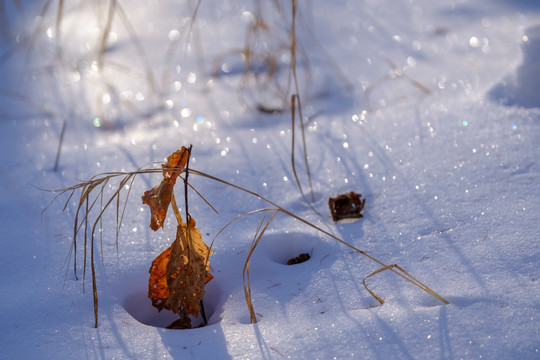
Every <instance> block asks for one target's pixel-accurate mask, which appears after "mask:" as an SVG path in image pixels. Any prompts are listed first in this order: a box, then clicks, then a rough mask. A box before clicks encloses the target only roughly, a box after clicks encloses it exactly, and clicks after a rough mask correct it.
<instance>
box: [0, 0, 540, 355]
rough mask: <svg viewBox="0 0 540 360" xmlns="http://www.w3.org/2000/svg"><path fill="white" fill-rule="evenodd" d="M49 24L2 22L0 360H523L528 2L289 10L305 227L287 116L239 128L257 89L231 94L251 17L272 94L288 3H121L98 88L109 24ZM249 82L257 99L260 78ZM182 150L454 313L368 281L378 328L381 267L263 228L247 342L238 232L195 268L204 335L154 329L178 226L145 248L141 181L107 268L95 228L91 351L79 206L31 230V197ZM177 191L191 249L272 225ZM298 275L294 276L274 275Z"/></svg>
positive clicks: (533, 126)
mask: <svg viewBox="0 0 540 360" xmlns="http://www.w3.org/2000/svg"><path fill="white" fill-rule="evenodd" d="M64 3H65V4H64V9H63V11H62V18H61V19H60V20H61V21H57V20H58V17H57V3H56V2H45V1H35V2H32V3H31V4H30V3H25V2H15V1H5V2H4V3H3V5H2V6H3V11H2V12H1V16H2V19H1V23H2V25H1V31H2V33H1V36H0V39H1V40H0V41H1V46H0V73H1V76H2V83H1V84H0V119H1V121H0V134H1V135H0V136H1V140H0V146H1V153H2V154H3V161H2V162H1V163H0V167H1V176H0V202H1V207H0V209H1V215H2V216H1V218H2V224H3V230H2V245H1V246H2V248H1V250H2V251H0V263H1V264H2V271H1V273H0V274H1V275H0V279H1V282H0V284H1V289H0V319H1V322H0V329H1V333H2V336H1V337H0V347H1V349H2V351H1V354H2V355H1V357H2V358H3V359H69V358H71V359H95V358H103V359H113V358H114V359H158V358H176V359H180V358H182V359H184V358H198V359H228V358H231V359H232V358H234V359H262V358H264V359H281V358H293V359H299V358H306V359H317V358H319V359H332V358H337V359H350V358H369V359H378V358H380V359H390V358H415V359H436V358H440V359H459V358H465V359H473V358H485V359H495V358H500V359H510V358H513V359H518V358H519V359H532V358H540V353H539V352H540V326H539V317H540V285H539V283H540V279H539V278H540V271H539V270H540V242H539V236H538V233H539V232H540V222H539V215H540V201H539V198H540V186H539V184H540V163H539V156H540V109H539V107H540V81H539V79H540V28H539V25H540V5H539V3H538V2H537V1H534V0H519V1H510V0H475V1H472V0H469V1H467V0H456V1H451V0H444V1H436V2H435V1H428V0H400V1H396V0H376V1H375V0H364V1H353V0H350V1H338V2H335V1H332V2H330V1H319V0H316V1H315V0H314V1H300V4H299V9H298V14H297V39H298V42H299V47H298V49H299V50H298V58H297V72H298V78H299V86H300V89H301V99H302V105H303V115H304V117H305V118H306V119H305V121H306V125H307V127H306V143H307V149H308V154H309V165H310V170H311V176H312V182H313V188H314V195H315V202H314V203H313V204H311V205H308V203H307V202H306V201H305V200H304V199H303V198H302V196H301V194H300V192H299V190H298V188H297V185H296V183H295V181H294V174H293V172H292V168H291V163H290V157H291V152H290V151H291V121H290V112H289V111H288V109H285V111H283V112H282V113H278V114H273V115H272V114H264V113H261V112H260V111H257V105H264V106H267V107H275V106H281V105H282V104H281V103H280V102H278V101H277V100H278V98H277V96H276V93H275V92H274V90H275V89H273V88H264V87H263V85H260V84H259V85H257V84H255V83H254V82H253V78H251V79H249V81H247V82H246V83H245V84H244V85H245V86H244V88H243V89H242V88H241V82H242V79H243V78H242V74H243V63H242V60H241V56H240V55H239V54H240V53H239V49H242V48H243V47H244V43H245V38H246V32H247V29H248V27H249V26H250V25H252V24H254V21H255V19H256V17H255V14H264V20H265V21H266V22H267V23H268V24H269V27H268V32H269V33H258V34H257V36H258V37H257V38H256V39H257V40H256V41H254V42H253V49H254V50H255V51H257V52H258V53H263V52H265V51H266V52H270V53H272V54H273V55H275V58H276V59H277V64H276V65H277V73H276V75H275V78H276V79H279V80H280V81H281V84H282V85H284V86H287V82H286V81H287V79H288V75H289V74H290V72H289V69H290V67H289V65H290V56H289V54H288V52H287V50H286V48H285V50H283V49H284V48H283V45H285V46H288V45H287V44H288V42H289V40H290V38H289V30H290V22H291V11H290V7H291V6H290V3H289V2H287V1H278V2H263V1H261V2H254V3H253V2H239V1H221V2H202V3H201V5H200V7H199V8H198V11H197V21H196V22H195V24H194V25H193V26H192V23H191V22H190V19H191V16H192V14H193V13H194V11H195V9H194V8H193V4H191V5H190V3H191V2H183V1H159V2H157V1H150V2H149V1H129V2H128V1H123V2H118V4H120V7H119V8H117V11H116V13H115V17H114V19H113V21H112V25H111V29H110V31H111V33H110V34H109V38H108V42H107V44H108V45H107V49H106V52H105V53H104V56H103V63H102V66H101V68H99V64H100V62H99V61H100V59H99V48H100V42H101V39H102V37H103V32H104V31H105V29H106V19H107V12H108V3H107V2H105V1H100V2H98V1H92V2H86V1H80V2H76V1H67V2H64ZM46 4H49V7H46ZM275 4H279V5H280V6H281V9H278V8H277V7H276V5H275ZM257 6H259V8H258V7H257ZM57 25H58V26H60V32H58V31H57V30H58V29H57ZM254 70H255V71H256V72H257V74H259V79H264V77H263V76H264V75H265V72H266V71H268V68H265V67H264V64H261V63H258V65H257V66H256V68H255V69H254ZM344 79H346V81H345V80H344ZM289 85H290V84H289ZM284 93H285V94H286V96H285V99H287V98H288V96H290V95H291V94H292V87H290V86H289V87H288V88H287V87H285V91H284ZM64 120H65V121H66V124H67V127H66V132H65V137H64V140H63V142H62V146H61V156H60V159H59V167H58V169H57V171H53V167H54V164H55V158H56V154H57V147H58V144H59V138H60V134H61V129H62V124H63V123H64ZM296 131H297V135H298V134H299V133H298V132H299V124H298V122H297V124H296ZM189 144H193V158H192V162H191V166H192V167H193V168H194V169H197V170H199V171H203V172H206V173H209V174H212V175H214V176H217V177H219V178H222V179H224V180H226V181H229V182H232V183H234V184H236V185H239V186H243V187H246V188H247V189H250V190H252V191H255V192H257V193H259V194H261V195H262V196H264V197H266V198H268V199H271V200H272V201H274V202H276V203H277V204H279V205H280V206H282V207H284V208H285V209H288V210H290V211H292V212H294V213H295V214H296V215H298V216H300V217H302V218H304V219H306V220H308V221H310V222H312V223H313V224H315V225H317V226H319V227H321V228H323V229H325V230H326V231H329V232H331V233H333V234H335V235H336V236H339V237H340V238H342V239H343V240H345V241H347V242H348V243H350V244H352V245H354V246H356V247H358V248H360V249H361V250H364V251H366V252H368V253H369V254H370V255H372V256H374V257H376V258H377V259H379V260H381V261H383V262H384V263H387V264H391V263H397V264H398V265H399V266H401V267H402V268H404V269H406V270H407V271H408V272H410V273H411V274H412V275H413V276H415V277H416V278H418V279H419V280H420V281H422V282H424V283H425V284H426V285H428V286H430V287H431V288H432V289H433V290H435V291H436V292H437V293H439V294H440V295H441V296H443V297H444V298H446V299H447V300H448V301H449V302H450V304H449V305H444V304H443V303H441V302H440V301H439V300H437V299H435V298H434V297H432V296H430V295H428V294H427V293H425V292H423V291H421V290H420V289H418V288H416V287H414V286H413V285H411V284H410V283H408V282H406V281H404V280H403V279H401V278H399V277H398V276H396V275H394V274H392V273H390V272H388V271H385V272H382V273H379V274H377V275H375V276H373V277H370V278H369V279H368V280H367V282H368V283H369V286H370V288H371V289H372V290H373V291H375V292H376V293H377V294H378V295H379V296H381V297H382V298H383V299H384V300H385V301H386V303H385V304H384V305H383V306H379V307H375V306H374V305H376V301H375V299H374V298H373V297H371V295H370V294H369V293H368V292H367V291H366V290H365V289H364V287H363V285H362V280H363V279H364V278H365V277H366V276H367V275H369V274H371V273H372V272H373V271H375V270H377V269H378V268H379V265H377V264H376V263H374V262H372V261H370V260H369V259H367V258H366V257H363V256H362V255H360V254H358V253H355V252H353V251H352V250H351V249H350V248H347V247H345V246H343V245H341V244H339V243H338V242H336V241H335V240H332V239H331V238H329V237H327V236H324V235H323V234H321V233H319V232H317V231H315V230H314V229H313V228H311V227H309V226H306V225H304V224H302V223H301V222H299V221H296V220H294V219H292V218H290V217H288V216H285V215H283V214H280V215H278V216H277V218H276V219H274V221H273V222H272V224H271V225H270V228H269V230H268V233H267V234H266V235H265V236H264V237H263V239H262V242H261V244H260V246H259V247H258V248H257V249H256V250H255V252H254V255H253V258H252V264H251V288H252V299H253V304H254V306H255V310H256V312H257V313H258V323H256V324H250V322H249V313H248V311H247V307H246V304H245V299H244V292H243V285H242V267H243V265H244V261H245V258H246V255H247V251H248V249H249V246H250V244H251V241H252V239H253V235H254V233H255V231H256V228H257V224H258V223H259V222H260V221H261V218H262V216H263V214H262V213H257V214H253V215H250V216H246V217H244V218H242V219H241V220H239V221H238V222H236V223H234V224H233V225H231V226H229V227H228V228H227V229H225V230H224V231H223V232H222V233H221V234H220V235H219V237H218V238H217V239H216V241H215V243H214V245H213V250H214V255H213V256H212V258H211V265H212V269H213V275H214V277H215V278H214V280H213V281H211V282H210V283H209V284H208V285H207V287H206V295H205V300H204V303H205V306H206V310H207V313H208V315H209V317H210V320H209V321H210V324H209V325H208V326H206V327H203V328H198V329H192V330H168V329H165V328H163V326H165V325H167V324H168V323H169V322H170V321H171V317H170V315H167V314H164V313H162V314H158V313H157V311H156V310H155V309H153V308H152V306H151V303H150V301H149V300H148V299H147V298H146V292H147V282H148V273H147V271H148V268H149V266H150V263H151V262H152V260H153V259H154V258H155V257H156V256H157V255H158V254H159V253H160V252H161V251H163V250H164V249H165V248H167V247H168V246H169V245H170V242H171V237H172V236H173V234H174V223H173V220H171V219H169V221H168V223H167V224H166V226H165V228H164V229H162V230H160V231H158V232H155V233H154V232H153V231H151V230H150V229H149V228H148V223H149V213H148V209H147V208H146V207H143V206H142V204H141V203H140V198H139V196H140V195H142V193H143V192H144V190H146V189H148V188H150V187H152V186H153V185H155V184H157V183H158V182H159V175H154V176H151V175H145V176H140V177H139V178H137V180H136V181H135V183H134V184H133V187H132V189H131V197H130V199H129V201H128V205H127V210H126V213H125V217H124V220H123V225H122V229H121V232H120V236H119V244H118V252H117V251H116V245H115V236H114V234H115V222H116V217H115V214H114V211H111V212H110V213H109V215H108V216H107V217H106V219H105V221H104V222H103V229H104V230H103V240H102V241H103V253H104V258H103V261H101V260H97V280H98V283H97V286H98V291H99V327H98V328H97V329H95V328H94V327H93V323H94V319H93V307H92V291H91V277H90V275H89V273H87V277H86V280H85V281H84V283H83V281H82V280H79V281H77V280H76V279H75V277H74V275H73V271H72V266H73V265H72V260H73V257H71V258H68V255H69V249H70V246H71V239H72V232H73V221H74V212H75V210H76V203H75V202H71V203H70V204H69V206H68V207H67V209H66V211H65V212H62V208H63V205H64V202H65V201H66V200H67V198H66V197H62V198H60V199H59V200H58V201H57V202H55V203H53V204H52V206H51V207H49V208H48V209H47V211H46V212H45V213H44V214H43V215H42V214H41V211H42V210H43V209H45V207H46V206H47V205H48V204H49V202H50V201H51V200H52V199H53V197H54V194H52V193H50V192H46V191H43V190H40V189H59V188H64V187H67V186H71V185H73V184H76V183H77V182H79V181H81V180H86V179H89V178H90V177H92V176H93V175H95V174H98V173H102V172H106V171H121V170H123V171H132V170H136V169H137V168H139V167H141V166H144V165H147V164H149V163H151V162H155V161H163V160H164V158H165V157H166V156H167V155H169V154H170V153H171V152H173V151H175V150H176V149H178V148H180V147H181V146H182V145H189ZM299 144H300V138H299V137H297V147H296V152H295V154H296V164H297V170H298V174H299V177H300V182H301V183H302V185H303V188H304V189H305V190H307V189H308V185H307V178H306V175H305V174H306V168H305V166H304V164H303V161H302V159H303V153H302V151H301V148H300V146H299ZM150 166H151V165H150ZM190 179H191V182H192V184H193V186H194V187H195V188H196V189H197V190H198V191H199V192H200V193H202V194H204V196H205V198H206V199H207V200H208V201H209V202H210V203H211V204H212V205H213V206H214V207H215V208H216V209H217V210H218V211H219V215H216V214H215V213H214V212H213V211H212V210H211V209H210V208H209V207H208V206H207V205H206V204H205V203H204V202H203V201H202V200H201V199H199V198H198V197H197V195H196V194H195V193H194V192H192V193H191V195H190V212H191V214H192V215H193V217H194V218H195V219H196V220H197V224H198V227H199V228H200V229H201V231H202V233H203V236H204V237H205V239H206V240H207V241H211V239H213V238H214V237H215V235H216V234H217V232H218V231H219V230H220V229H221V228H222V227H223V226H224V225H225V224H226V223H227V222H229V221H230V220H232V219H233V218H235V217H236V216H238V215H240V214H242V213H245V212H247V211H251V210H255V209H258V208H261V207H268V204H266V203H264V202H263V201H261V200H259V199H257V198H255V197H253V196H251V195H248V194H246V193H242V192H240V191H238V190H235V189H233V188H231V187H229V186H225V185H223V184H221V183H216V182H214V181H210V180H208V179H204V178H201V177H196V176H191V177H190ZM115 184H117V183H115ZM113 190H114V186H113V187H110V188H107V189H106V191H105V196H107V195H110V194H111V193H112V191H113ZM348 191H356V192H360V193H362V194H363V195H364V197H365V198H366V199H367V202H366V207H365V209H364V217H363V218H362V219H360V220H358V221H355V222H350V223H338V224H334V223H333V222H332V220H331V218H330V215H329V211H328V208H327V199H328V197H330V196H335V195H337V194H340V193H343V192H348ZM75 197H76V196H75ZM314 209H315V210H317V211H318V212H320V213H321V214H322V215H319V214H317V213H316V212H315V211H314ZM82 249H83V247H82V243H80V244H79V247H78V250H77V258H78V261H79V262H78V264H79V268H78V274H79V276H81V274H82V271H83V269H82V256H83V252H82ZM96 251H98V252H99V247H98V246H97V247H96ZM301 252H307V253H310V254H311V259H310V260H309V261H307V262H305V263H302V264H298V265H294V266H286V265H284V263H285V262H286V260H287V259H289V258H291V257H295V256H297V255H298V254H299V253H301Z"/></svg>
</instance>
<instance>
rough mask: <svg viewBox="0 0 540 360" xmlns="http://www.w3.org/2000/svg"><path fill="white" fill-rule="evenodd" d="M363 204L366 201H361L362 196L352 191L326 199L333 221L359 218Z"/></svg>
mask: <svg viewBox="0 0 540 360" xmlns="http://www.w3.org/2000/svg"><path fill="white" fill-rule="evenodd" d="M365 203H366V199H362V194H357V193H355V192H353V191H351V192H349V193H347V194H341V195H338V196H336V197H333V198H330V199H328V206H329V207H330V212H331V213H332V219H334V221H339V220H341V219H356V218H361V217H362V209H363V208H364V205H365Z"/></svg>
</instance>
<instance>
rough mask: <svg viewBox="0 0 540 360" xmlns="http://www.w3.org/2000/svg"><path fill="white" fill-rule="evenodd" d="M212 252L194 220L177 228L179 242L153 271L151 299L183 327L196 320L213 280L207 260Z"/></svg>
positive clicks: (153, 264)
mask: <svg viewBox="0 0 540 360" xmlns="http://www.w3.org/2000/svg"><path fill="white" fill-rule="evenodd" d="M211 255H212V250H210V248H208V246H207V245H206V244H205V243H204V241H203V239H202V236H201V232H200V231H199V230H198V229H197V228H195V220H193V219H190V221H189V226H188V225H187V224H186V223H183V222H182V223H181V224H180V225H178V227H177V231H176V239H175V240H174V242H173V243H172V245H171V247H170V248H169V249H167V250H165V251H164V252H162V253H161V254H160V255H159V256H158V257H157V258H156V259H155V260H154V261H153V262H152V266H151V268H150V281H149V286H148V297H149V298H150V299H151V300H152V305H153V306H154V307H156V308H157V309H158V310H160V311H161V310H162V309H167V310H171V311H173V312H174V313H177V314H178V315H179V316H180V322H181V326H180V327H186V328H190V327H191V320H190V318H189V316H190V315H191V316H194V317H197V316H198V315H199V312H200V310H201V307H200V304H201V300H202V298H203V295H204V285H205V284H206V283H207V282H208V281H210V280H212V278H213V277H212V275H211V274H210V263H209V262H208V257H209V256H211Z"/></svg>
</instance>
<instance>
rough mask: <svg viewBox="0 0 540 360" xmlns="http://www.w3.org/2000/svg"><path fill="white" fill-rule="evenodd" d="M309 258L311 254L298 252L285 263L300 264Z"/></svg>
mask: <svg viewBox="0 0 540 360" xmlns="http://www.w3.org/2000/svg"><path fill="white" fill-rule="evenodd" d="M310 258H311V256H309V254H306V253H305V254H300V255H298V256H297V257H295V258H292V259H290V260H289V261H287V265H295V264H301V263H303V262H306V261H308V260H309V259H310Z"/></svg>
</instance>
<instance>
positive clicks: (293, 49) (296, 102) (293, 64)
mask: <svg viewBox="0 0 540 360" xmlns="http://www.w3.org/2000/svg"><path fill="white" fill-rule="evenodd" d="M297 8H298V1H297V0H293V1H292V24H291V70H292V76H293V80H294V90H295V94H293V95H292V96H291V118H292V129H291V132H292V149H291V154H292V155H291V157H292V160H291V161H292V167H293V173H294V177H295V179H296V183H297V184H298V187H299V188H300V192H301V193H302V196H304V198H305V195H304V192H303V191H302V186H301V185H300V182H299V180H298V176H297V174H296V168H295V162H294V128H295V109H296V107H297V106H298V117H299V119H300V129H301V131H302V146H303V149H304V163H305V166H306V175H307V179H308V183H309V190H310V193H311V201H312V202H314V201H315V195H314V194H313V185H312V183H311V172H310V170H309V161H308V155H307V154H308V152H307V146H306V136H305V131H304V116H303V114H302V102H301V100H300V88H299V86H298V76H297V73H296V47H297V43H296V11H297Z"/></svg>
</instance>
